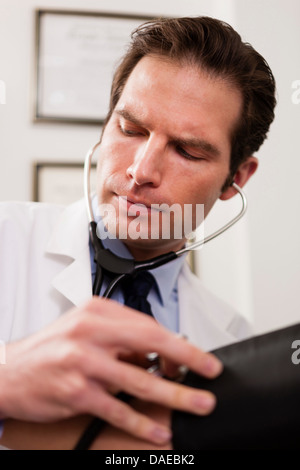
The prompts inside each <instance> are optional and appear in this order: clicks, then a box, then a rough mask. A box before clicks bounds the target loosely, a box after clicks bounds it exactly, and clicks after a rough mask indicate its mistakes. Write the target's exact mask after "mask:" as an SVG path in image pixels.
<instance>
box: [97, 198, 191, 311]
mask: <svg viewBox="0 0 300 470" xmlns="http://www.w3.org/2000/svg"><path fill="white" fill-rule="evenodd" d="M92 208H93V213H94V217H95V222H96V223H97V224H98V223H101V222H102V221H101V218H100V217H99V216H97V215H96V214H97V213H98V211H97V197H96V196H94V197H93V201H92ZM102 243H103V246H104V248H108V249H109V250H111V251H112V252H113V253H114V254H115V255H117V256H120V257H122V258H127V259H128V258H129V259H132V258H133V256H132V255H131V253H130V251H129V250H128V248H127V247H126V245H125V244H124V243H123V242H122V241H121V240H119V239H118V238H116V239H111V238H106V239H104V240H102ZM186 256H187V254H184V255H181V256H179V257H178V258H176V259H174V260H173V261H170V262H168V263H166V264H164V265H162V266H160V267H158V268H155V269H151V273H152V274H153V276H154V278H155V280H156V287H157V292H158V295H159V298H160V300H161V303H162V305H163V306H165V305H167V303H168V300H169V298H170V296H171V294H172V291H173V290H174V289H175V288H176V287H177V278H178V275H179V272H180V270H181V268H182V265H183V263H184V261H185V259H186ZM95 272H96V265H95V263H93V266H92V274H94V273H95Z"/></svg>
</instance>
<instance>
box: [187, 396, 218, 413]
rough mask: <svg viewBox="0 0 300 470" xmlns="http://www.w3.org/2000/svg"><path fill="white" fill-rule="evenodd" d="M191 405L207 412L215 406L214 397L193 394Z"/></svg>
mask: <svg viewBox="0 0 300 470" xmlns="http://www.w3.org/2000/svg"><path fill="white" fill-rule="evenodd" d="M192 401H193V405H194V406H196V407H197V408H201V410H202V411H205V412H207V413H209V412H210V411H212V410H213V409H214V408H215V406H216V399H215V397H214V396H213V395H209V394H207V395H206V394H205V395H194V396H193V398H192Z"/></svg>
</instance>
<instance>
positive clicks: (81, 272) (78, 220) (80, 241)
mask: <svg viewBox="0 0 300 470" xmlns="http://www.w3.org/2000/svg"><path fill="white" fill-rule="evenodd" d="M46 253H47V254H48V255H50V256H54V257H55V259H57V256H61V257H62V264H63V268H62V270H61V271H60V272H59V273H58V274H57V275H56V277H55V278H54V279H53V281H52V285H53V287H55V288H56V289H57V290H58V291H59V292H60V293H61V294H62V295H64V296H65V297H66V298H67V299H69V300H70V301H71V302H72V303H73V304H74V305H76V306H78V305H80V304H82V303H83V302H85V301H86V300H88V299H89V298H90V297H91V296H92V280H91V276H87V273H90V272H91V266H90V255H89V229H88V218H87V214H86V210H85V202H84V200H83V199H81V200H80V201H78V202H76V203H74V204H71V205H70V206H68V207H66V208H65V209H64V210H63V211H62V213H61V214H60V217H59V220H58V222H57V224H56V225H55V228H54V230H53V233H52V234H51V237H50V240H49V243H48V246H47V249H46Z"/></svg>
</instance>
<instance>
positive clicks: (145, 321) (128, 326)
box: [96, 314, 223, 378]
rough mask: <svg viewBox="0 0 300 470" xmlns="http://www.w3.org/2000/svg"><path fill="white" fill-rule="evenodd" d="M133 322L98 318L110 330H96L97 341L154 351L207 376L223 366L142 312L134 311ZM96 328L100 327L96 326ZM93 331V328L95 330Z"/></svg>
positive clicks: (131, 348)
mask: <svg viewBox="0 0 300 470" xmlns="http://www.w3.org/2000/svg"><path fill="white" fill-rule="evenodd" d="M134 320H135V321H134V322H132V323H131V322H130V321H127V319H126V318H124V317H123V318H120V319H119V320H118V323H117V327H116V323H115V321H114V320H113V319H112V318H104V319H102V322H103V324H102V326H104V325H105V326H106V327H107V329H108V330H111V332H112V333H111V334H110V335H107V334H106V333H105V328H103V329H102V331H103V334H101V333H100V331H99V330H98V331H99V334H98V339H99V343H100V345H103V342H104V341H110V342H111V343H114V344H115V345H120V346H122V347H123V348H127V349H129V350H132V351H135V352H140V353H144V354H146V353H147V352H150V351H156V352H157V353H158V354H159V355H160V356H162V357H165V358H166V359H168V360H169V361H171V362H173V363H175V364H181V365H185V366H187V367H188V368H189V369H191V370H193V371H194V372H197V373H199V374H202V375H204V376H206V377H209V378H214V377H216V376H218V375H219V374H220V373H221V371H222V370H223V366H222V363H221V362H220V360H219V359H218V358H217V357H215V356H214V355H213V354H211V353H207V352H204V351H202V350H200V349H198V348H197V347H196V346H194V345H192V344H191V343H189V342H188V341H186V339H183V338H180V337H178V336H177V335H175V334H173V333H171V332H170V331H168V330H167V329H166V328H164V327H163V326H161V325H159V324H158V323H157V322H155V321H154V320H153V319H152V318H149V317H148V316H146V315H141V314H136V315H135V317H134ZM99 328H100V327H99ZM96 331H97V330H96Z"/></svg>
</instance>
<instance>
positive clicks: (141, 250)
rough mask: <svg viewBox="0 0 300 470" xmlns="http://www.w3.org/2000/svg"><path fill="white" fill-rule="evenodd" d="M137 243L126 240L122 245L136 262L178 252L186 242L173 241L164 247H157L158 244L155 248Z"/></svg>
mask: <svg viewBox="0 0 300 470" xmlns="http://www.w3.org/2000/svg"><path fill="white" fill-rule="evenodd" d="M137 242H138V241H137V240H126V241H124V244H125V245H126V247H127V249H128V250H129V251H130V253H131V255H132V256H133V258H134V259H135V260H136V261H146V260H149V259H151V258H156V257H157V256H161V255H165V254H166V253H169V252H170V251H178V250H180V249H181V248H183V247H184V245H185V242H186V240H173V241H172V242H171V243H168V245H164V246H159V243H158V244H157V246H155V245H154V246H153V245H151V246H149V245H148V246H147V245H145V244H141V245H140V244H139V243H137ZM157 242H159V240H157Z"/></svg>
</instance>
